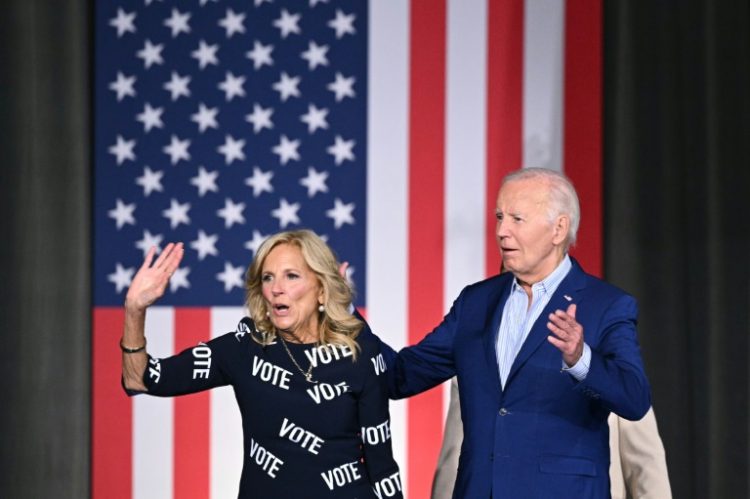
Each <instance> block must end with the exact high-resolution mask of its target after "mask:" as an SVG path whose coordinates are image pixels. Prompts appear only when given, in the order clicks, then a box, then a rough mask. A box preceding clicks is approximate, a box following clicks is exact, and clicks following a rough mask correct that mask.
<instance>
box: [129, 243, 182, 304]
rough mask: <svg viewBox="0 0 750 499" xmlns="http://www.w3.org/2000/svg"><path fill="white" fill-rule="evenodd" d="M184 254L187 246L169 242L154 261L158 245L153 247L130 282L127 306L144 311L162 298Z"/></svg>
mask: <svg viewBox="0 0 750 499" xmlns="http://www.w3.org/2000/svg"><path fill="white" fill-rule="evenodd" d="M184 254H185V248H184V247H183V244H182V243H177V244H175V243H169V244H168V245H167V247H166V248H164V251H162V252H161V254H160V255H159V257H158V258H157V259H156V261H154V256H155V255H156V247H152V248H151V249H150V250H149V251H148V253H147V254H146V258H144V259H143V265H141V268H140V269H138V272H137V273H136V274H135V277H133V282H131V283H130V288H129V289H128V294H127V296H126V297H125V308H130V309H132V310H136V311H143V310H146V307H148V306H150V305H151V304H153V303H154V302H155V301H156V300H158V299H159V298H161V297H162V296H163V295H164V291H165V290H166V289H167V284H168V283H169V278H170V277H172V274H174V271H175V270H177V267H178V266H179V265H180V261H181V260H182V257H183V255H184ZM152 264H153V265H152Z"/></svg>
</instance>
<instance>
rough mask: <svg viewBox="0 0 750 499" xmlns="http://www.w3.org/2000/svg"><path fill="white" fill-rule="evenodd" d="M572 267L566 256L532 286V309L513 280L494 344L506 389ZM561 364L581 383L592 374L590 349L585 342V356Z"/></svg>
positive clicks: (525, 296)
mask: <svg viewBox="0 0 750 499" xmlns="http://www.w3.org/2000/svg"><path fill="white" fill-rule="evenodd" d="M572 266H573V264H572V263H571V262H570V257H569V256H568V255H565V258H563V259H562V261H561V262H560V264H559V265H558V266H557V267H556V268H555V270H553V271H552V273H551V274H550V275H548V276H547V277H546V278H544V280H542V281H539V282H537V283H535V284H533V285H532V286H531V306H529V298H528V296H527V295H526V292H525V291H524V290H523V288H522V287H521V284H520V283H519V282H518V280H517V279H513V284H512V285H511V290H510V296H509V297H508V301H506V302H505V307H503V316H502V319H501V321H500V330H499V331H498V335H497V343H496V345H495V353H496V355H497V365H498V366H499V369H500V382H501V383H502V386H503V388H505V382H506V381H507V379H508V374H509V373H510V368H511V366H512V365H513V361H514V360H515V358H516V355H518V352H519V351H520V350H521V345H523V342H524V341H526V337H527V336H528V335H529V332H530V331H531V327H532V326H533V325H534V323H535V322H536V320H537V319H538V318H539V315H540V314H541V313H542V310H544V308H545V307H546V306H547V304H548V303H549V301H550V299H551V298H552V295H553V294H554V293H555V291H556V290H557V288H558V286H559V285H560V283H561V282H562V280H563V279H564V278H565V276H566V275H568V272H570V269H571V268H572ZM550 334H551V333H550ZM561 363H562V370H563V371H565V372H567V373H568V374H570V375H572V376H573V377H574V378H576V379H577V380H578V381H582V380H583V379H585V378H586V375H587V374H588V372H589V365H590V364H591V349H590V348H589V346H588V345H587V344H586V343H584V344H583V355H582V356H581V358H580V359H579V360H578V362H577V363H576V364H575V365H574V366H572V367H568V366H566V365H565V362H564V361H562V362H561Z"/></svg>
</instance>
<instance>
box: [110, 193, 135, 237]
mask: <svg viewBox="0 0 750 499" xmlns="http://www.w3.org/2000/svg"><path fill="white" fill-rule="evenodd" d="M134 211H135V203H130V204H125V203H123V202H122V199H118V200H117V202H116V205H115V207H114V208H113V209H111V210H109V211H108V212H107V213H109V217H110V218H114V219H115V223H116V224H117V230H120V229H122V227H123V226H124V225H125V224H130V225H135V217H134V216H133V212H134Z"/></svg>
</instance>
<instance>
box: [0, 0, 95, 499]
mask: <svg viewBox="0 0 750 499" xmlns="http://www.w3.org/2000/svg"><path fill="white" fill-rule="evenodd" d="M0 5H1V6H0V162H1V163H0V207H1V208H0V235H1V236H2V238H3V239H2V242H1V243H0V328H2V329H1V330H0V338H1V341H0V379H2V389H1V390H2V398H1V399H0V432H1V433H0V497H3V498H21V499H23V498H41V497H49V498H52V497H55V498H84V497H87V496H88V490H89V483H88V482H89V393H90V390H89V378H90V373H89V363H90V358H91V355H90V348H89V345H90V343H91V341H90V330H91V327H90V304H89V303H90V300H89V283H90V275H89V272H90V271H89V269H90V262H89V258H90V250H89V244H90V243H89V241H90V234H89V226H90V223H89V217H90V213H91V206H90V197H89V190H90V188H89V185H90V182H91V178H90V176H91V173H90V172H91V169H90V162H89V149H90V147H91V146H90V144H91V142H90V140H89V126H90V115H89V99H90V97H89V90H90V84H89V67H88V66H89V60H90V56H89V50H90V43H89V31H90V28H89V22H90V18H89V15H88V8H89V7H88V5H87V3H86V2H85V1H83V0H67V1H65V2H55V1H46V2H45V1H37V0H10V1H3V2H2V4H0Z"/></svg>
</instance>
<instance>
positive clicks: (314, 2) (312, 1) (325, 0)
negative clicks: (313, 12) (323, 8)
mask: <svg viewBox="0 0 750 499" xmlns="http://www.w3.org/2000/svg"><path fill="white" fill-rule="evenodd" d="M319 3H328V0H310V7H315V6H316V5H318V4H319Z"/></svg>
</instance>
